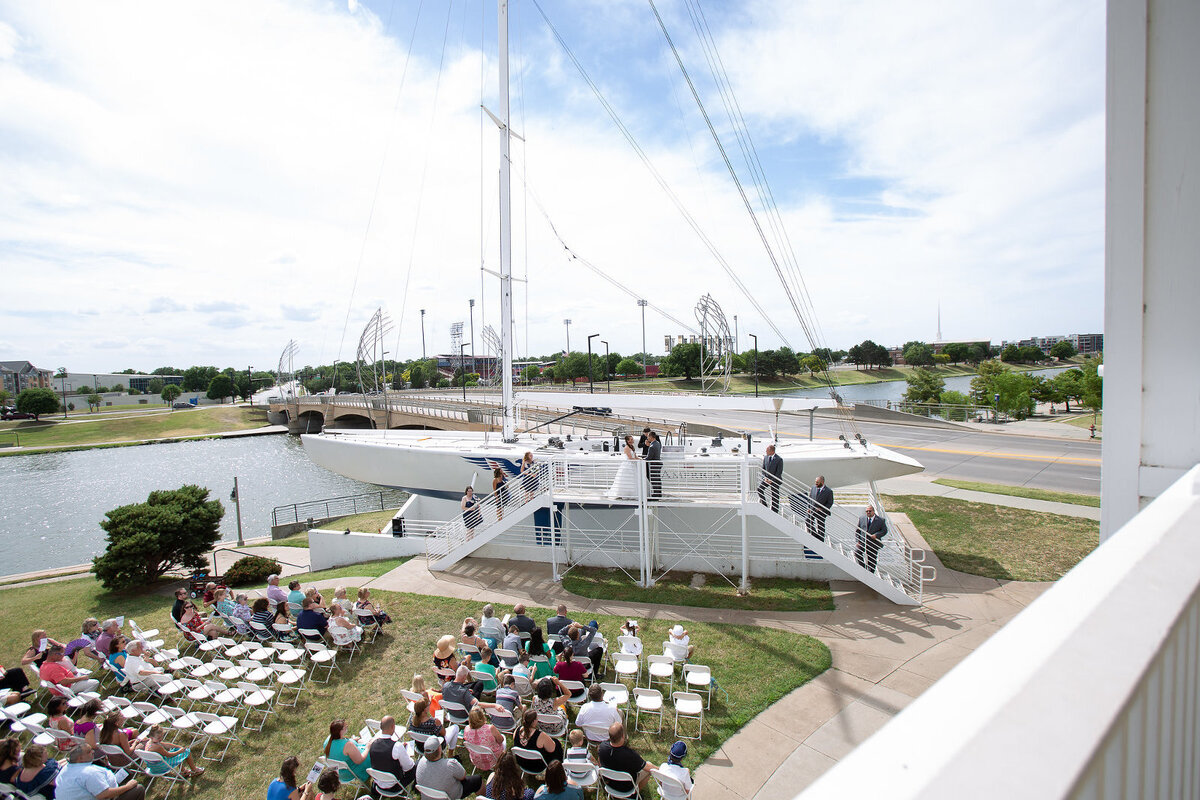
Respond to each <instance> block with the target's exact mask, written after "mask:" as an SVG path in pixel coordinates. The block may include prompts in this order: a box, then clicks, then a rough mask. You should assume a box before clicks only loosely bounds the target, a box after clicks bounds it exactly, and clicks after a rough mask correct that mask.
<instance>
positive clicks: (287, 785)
mask: <svg viewBox="0 0 1200 800" xmlns="http://www.w3.org/2000/svg"><path fill="white" fill-rule="evenodd" d="M299 768H300V759H298V758H296V757H295V756H288V757H287V758H285V759H284V760H283V765H282V766H281V767H280V768H279V777H278V778H276V779H275V780H273V781H271V785H270V786H268V787H267V800H301V798H302V797H304V792H305V791H306V790H307V789H308V784H307V783H305V784H303V785H297V783H296V770H297V769H299Z"/></svg>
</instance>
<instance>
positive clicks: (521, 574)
mask: <svg viewBox="0 0 1200 800" xmlns="http://www.w3.org/2000/svg"><path fill="white" fill-rule="evenodd" d="M1014 499H1017V498H1014ZM892 519H893V520H894V522H895V523H896V527H897V529H898V530H899V531H900V532H901V533H902V534H903V535H904V536H905V538H907V539H908V540H909V542H910V543H912V545H913V546H914V547H925V546H926V545H925V543H924V540H923V539H922V538H921V536H920V534H919V533H918V532H917V531H916V529H915V528H914V527H913V526H912V524H911V523H910V522H909V521H908V519H907V517H905V516H904V515H903V514H893V515H892ZM929 554H930V558H931V560H932V561H933V563H934V564H935V566H937V568H938V579H937V581H935V582H934V583H933V584H932V585H930V586H928V587H927V590H926V596H925V605H924V606H923V607H921V608H901V607H898V606H896V605H894V604H892V603H891V602H889V601H887V600H884V599H883V598H881V597H880V596H879V595H876V594H875V593H874V592H872V591H871V590H869V589H867V588H865V587H863V586H862V585H861V584H858V583H857V582H852V581H835V582H833V583H832V584H831V587H832V589H833V591H834V596H835V606H836V610H834V611H817V612H791V613H787V612H767V611H741V610H729V609H714V608H692V607H683V606H658V605H648V604H642V603H622V602H618V601H611V600H591V599H587V598H582V597H578V596H576V595H573V594H571V593H570V592H567V591H566V590H564V589H563V588H562V586H561V585H560V584H557V583H555V582H554V581H553V580H552V577H551V571H550V565H548V564H539V563H531V562H517V561H503V560H487V559H476V558H468V559H465V560H464V561H461V562H459V564H457V565H456V566H454V567H453V568H451V569H450V570H447V571H444V572H438V573H431V572H430V571H429V570H428V569H427V568H426V563H425V561H424V560H423V559H418V558H414V559H412V560H411V561H409V562H407V563H405V564H403V565H401V566H400V567H397V568H396V569H394V570H392V571H391V572H389V573H387V574H386V575H383V576H381V577H379V578H376V579H374V580H372V581H370V582H369V583H367V584H366V585H367V586H369V587H370V588H373V589H383V590H388V591H397V592H411V593H414V594H427V595H438V596H446V597H457V598H462V599H466V600H475V601H478V602H479V603H480V604H482V603H485V602H494V603H505V604H515V603H518V602H524V603H534V604H537V605H540V606H544V607H547V608H553V607H554V606H555V605H557V604H558V603H560V602H561V603H566V604H567V606H568V608H570V609H571V612H572V614H574V615H577V616H579V615H582V616H586V615H588V614H611V615H613V616H629V617H637V618H639V619H642V620H646V619H655V620H685V621H686V620H695V621H701V622H726V623H735V624H744V625H761V626H765V627H771V628H778V629H780V630H786V631H791V632H794V633H801V634H807V635H809V636H814V637H816V638H818V639H820V640H821V641H822V642H824V643H825V644H826V645H827V646H828V647H829V649H830V651H831V653H832V655H833V667H832V668H830V669H829V670H828V671H826V672H825V673H824V674H822V675H821V676H819V677H818V678H816V679H815V680H813V681H811V682H809V683H808V684H806V685H805V686H802V687H800V688H799V689H797V690H795V691H794V692H792V693H791V694H789V695H787V696H785V697H784V698H782V699H781V700H780V701H779V702H777V703H775V704H774V705H773V706H771V707H770V708H768V709H767V710H766V711H764V712H763V713H761V714H759V715H758V716H757V717H755V718H754V719H753V720H751V722H750V723H748V724H747V725H746V726H745V727H744V728H742V730H740V731H739V732H738V733H737V734H735V735H734V736H732V737H731V738H730V739H728V740H727V741H726V742H725V743H724V744H723V745H722V746H721V748H720V749H719V750H718V751H717V752H716V753H714V754H713V755H712V756H710V757H709V759H708V760H707V761H706V762H705V763H704V764H703V765H701V766H700V768H699V769H698V770H697V771H696V790H695V792H694V794H693V797H694V799H695V800H710V799H711V800H716V799H717V798H745V799H746V800H750V798H753V799H754V800H775V799H776V798H780V799H781V800H782V798H791V797H793V796H794V795H795V794H796V792H798V791H800V790H801V789H803V788H804V787H805V786H807V785H808V784H809V783H811V782H812V781H813V780H815V779H816V778H817V777H819V776H820V775H821V774H822V773H823V772H824V771H825V770H827V769H828V768H829V767H830V766H832V765H833V764H834V763H836V762H837V760H838V759H840V758H841V757H842V756H844V755H845V754H847V753H849V752H850V751H851V750H853V749H854V747H856V746H857V745H858V744H859V743H861V742H862V741H864V740H866V739H867V737H869V736H870V735H871V734H872V733H874V732H875V731H876V730H878V729H879V728H880V727H882V726H883V724H884V723H886V722H887V721H888V720H889V719H891V718H892V717H893V716H894V715H895V714H897V713H898V712H899V711H900V710H901V709H902V708H904V707H905V706H906V705H908V703H910V702H911V701H912V700H913V698H915V697H917V696H918V695H920V694H921V692H923V691H925V689H927V688H928V687H929V686H931V685H932V684H933V682H934V681H936V680H937V679H938V678H940V677H941V676H942V675H944V674H945V673H946V672H947V671H949V670H950V669H951V668H952V667H953V666H954V665H955V664H957V663H958V662H959V661H961V660H962V659H963V658H964V657H966V656H967V654H969V653H970V652H971V651H972V650H974V649H975V648H976V647H978V646H979V645H980V644H981V643H982V642H984V641H985V640H986V639H987V638H988V637H989V636H991V635H992V634H993V633H994V632H996V631H997V630H999V629H1000V627H1001V626H1002V625H1003V624H1004V623H1006V622H1007V621H1008V620H1009V619H1011V618H1012V617H1014V616H1015V615H1016V614H1017V613H1019V612H1020V611H1021V609H1023V608H1024V607H1025V606H1026V605H1028V604H1029V603H1030V602H1031V601H1032V600H1033V599H1034V598H1036V597H1037V596H1038V595H1039V594H1040V593H1041V592H1042V591H1043V590H1044V589H1045V588H1047V587H1048V586H1049V585H1050V584H1048V583H1021V582H1015V581H996V580H992V579H989V578H978V577H975V576H971V575H964V574H961V573H957V572H953V571H951V570H948V569H945V568H944V567H942V566H941V564H940V563H938V562H937V560H936V557H935V556H933V554H932V551H929ZM713 666H715V667H717V668H718V669H719V664H714V665H713Z"/></svg>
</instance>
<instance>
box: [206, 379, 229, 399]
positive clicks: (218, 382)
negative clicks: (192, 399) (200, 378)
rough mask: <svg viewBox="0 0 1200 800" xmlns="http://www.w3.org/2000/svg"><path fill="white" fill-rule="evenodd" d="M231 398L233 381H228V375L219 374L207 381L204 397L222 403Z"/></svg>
mask: <svg viewBox="0 0 1200 800" xmlns="http://www.w3.org/2000/svg"><path fill="white" fill-rule="evenodd" d="M232 396H233V381H231V380H230V379H229V376H228V375H225V374H224V373H221V374H219V375H217V376H216V377H215V378H213V379H212V380H211V381H209V384H208V392H207V393H206V397H208V399H209V400H219V401H221V402H224V400H225V398H226V397H232Z"/></svg>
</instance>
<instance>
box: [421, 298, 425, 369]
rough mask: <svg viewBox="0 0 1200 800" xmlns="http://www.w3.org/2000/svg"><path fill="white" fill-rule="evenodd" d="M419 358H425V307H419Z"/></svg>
mask: <svg viewBox="0 0 1200 800" xmlns="http://www.w3.org/2000/svg"><path fill="white" fill-rule="evenodd" d="M421 360H422V361H424V360H425V309H423V308H422V309H421Z"/></svg>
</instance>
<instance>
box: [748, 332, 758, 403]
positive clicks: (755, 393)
mask: <svg viewBox="0 0 1200 800" xmlns="http://www.w3.org/2000/svg"><path fill="white" fill-rule="evenodd" d="M746 335H747V336H749V337H750V338H751V339H753V340H754V396H755V397H758V337H757V336H755V335H754V334H753V333H747V334H746Z"/></svg>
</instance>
